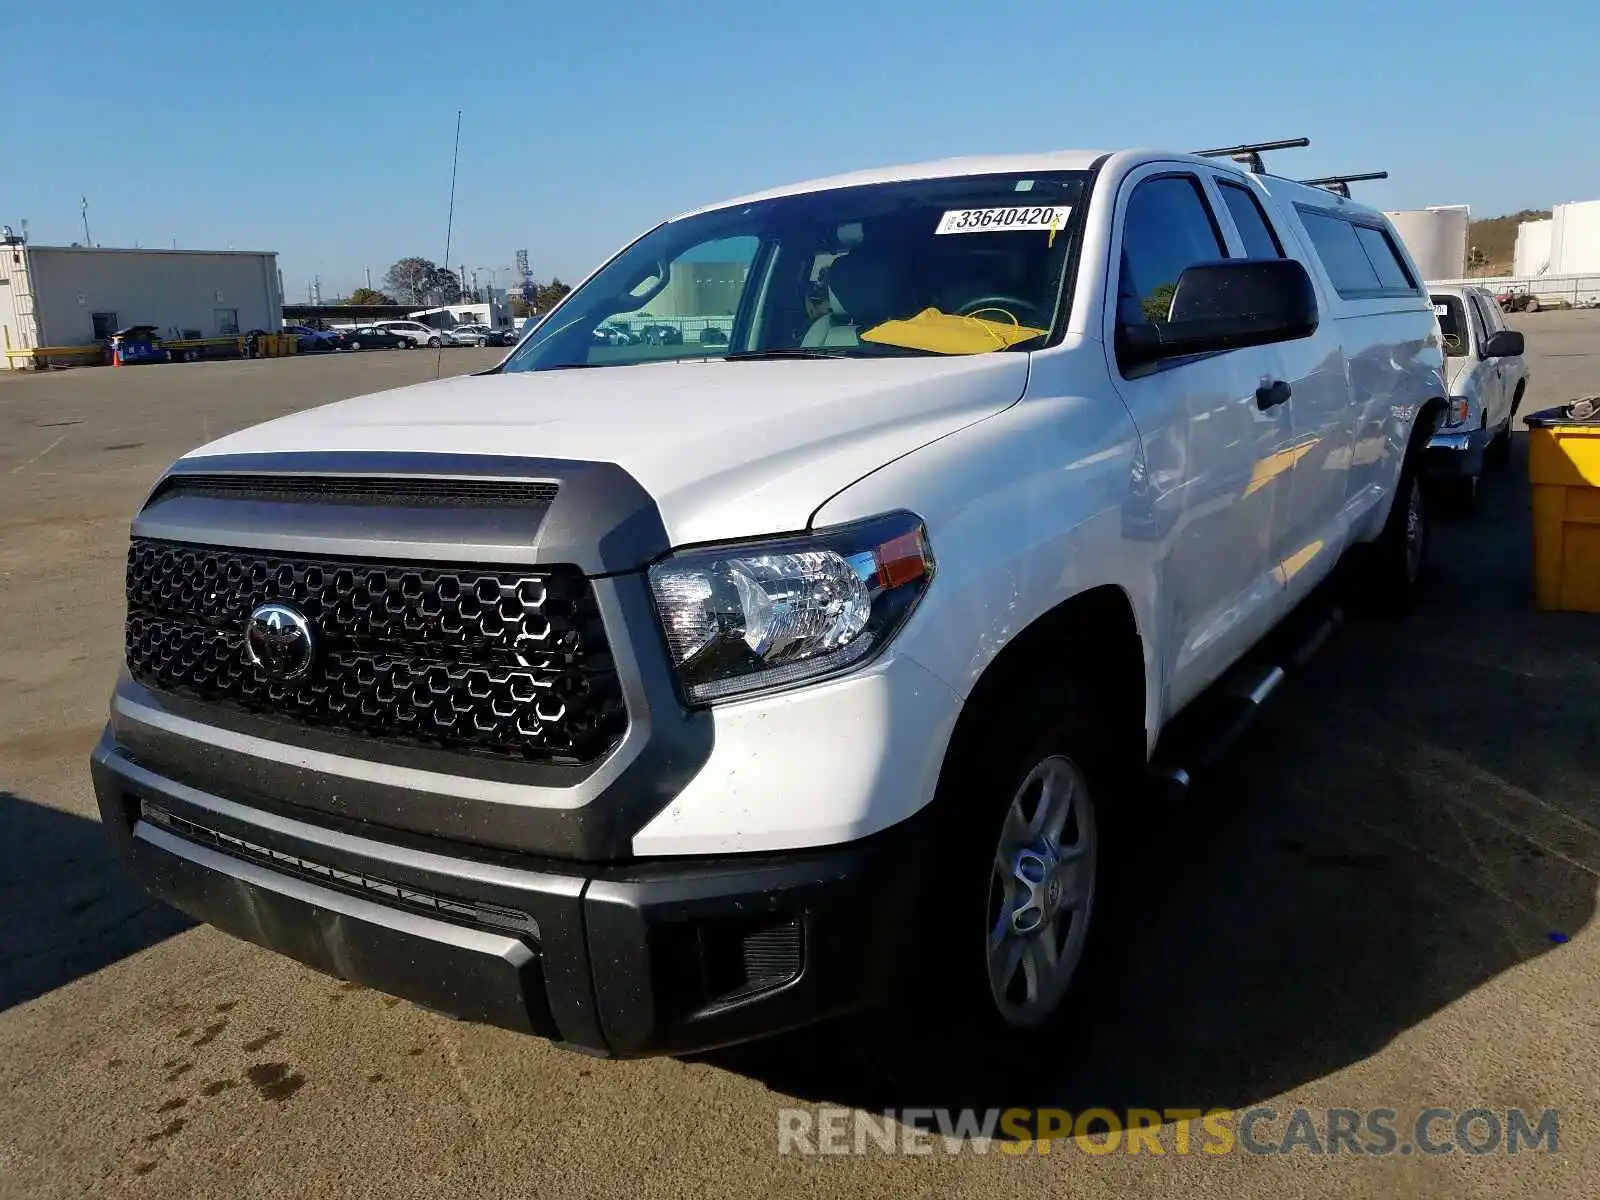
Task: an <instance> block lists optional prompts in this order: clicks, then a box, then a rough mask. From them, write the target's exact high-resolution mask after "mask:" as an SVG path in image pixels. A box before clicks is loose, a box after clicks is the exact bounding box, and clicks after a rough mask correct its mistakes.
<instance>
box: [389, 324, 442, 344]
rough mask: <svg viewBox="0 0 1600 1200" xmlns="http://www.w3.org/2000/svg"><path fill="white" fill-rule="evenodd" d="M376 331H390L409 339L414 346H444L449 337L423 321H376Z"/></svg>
mask: <svg viewBox="0 0 1600 1200" xmlns="http://www.w3.org/2000/svg"><path fill="white" fill-rule="evenodd" d="M372 324H373V327H374V328H376V329H388V330H391V331H393V332H394V333H397V334H399V335H400V336H401V337H404V338H406V339H408V340H409V341H410V342H411V344H412V345H413V346H442V345H444V344H445V339H446V338H447V337H448V336H449V335H448V334H446V333H445V331H444V330H442V329H435V328H434V327H433V326H431V325H424V324H423V323H422V322H421V321H374V322H373V323H372Z"/></svg>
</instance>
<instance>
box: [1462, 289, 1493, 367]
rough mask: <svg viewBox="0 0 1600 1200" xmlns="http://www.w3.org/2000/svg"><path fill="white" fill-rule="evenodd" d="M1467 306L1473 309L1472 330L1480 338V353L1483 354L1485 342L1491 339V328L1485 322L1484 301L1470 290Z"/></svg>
mask: <svg viewBox="0 0 1600 1200" xmlns="http://www.w3.org/2000/svg"><path fill="white" fill-rule="evenodd" d="M1467 307H1468V308H1470V309H1471V310H1472V330H1473V334H1474V336H1476V337H1477V339H1478V353H1479V354H1482V353H1483V347H1484V344H1485V343H1486V342H1488V340H1489V329H1488V326H1487V325H1486V324H1485V323H1484V315H1483V302H1482V301H1480V300H1479V299H1478V298H1477V297H1476V296H1474V295H1473V294H1472V293H1471V292H1468V293H1467Z"/></svg>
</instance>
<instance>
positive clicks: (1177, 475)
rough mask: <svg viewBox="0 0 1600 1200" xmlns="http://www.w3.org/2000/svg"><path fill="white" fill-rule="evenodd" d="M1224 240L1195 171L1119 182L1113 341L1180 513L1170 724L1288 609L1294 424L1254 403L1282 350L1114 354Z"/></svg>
mask: <svg viewBox="0 0 1600 1200" xmlns="http://www.w3.org/2000/svg"><path fill="white" fill-rule="evenodd" d="M1230 228H1231V226H1230ZM1227 237H1228V235H1226V234H1225V233H1224V226H1223V224H1222V222H1221V221H1220V220H1219V218H1218V215H1217V212H1216V209H1215V206H1214V202H1213V200H1212V198H1211V194H1210V192H1209V191H1208V185H1207V183H1206V182H1205V181H1204V180H1203V178H1202V172H1201V171H1200V170H1199V169H1196V168H1194V167H1191V166H1187V165H1179V164H1160V163H1157V164H1151V165H1149V166H1145V167H1142V168H1140V169H1138V170H1136V171H1133V172H1131V173H1130V174H1129V175H1128V177H1127V178H1126V179H1125V180H1124V181H1123V184H1122V186H1121V189H1120V190H1119V193H1118V197H1117V212H1116V214H1115V217H1114V226H1113V239H1114V240H1113V245H1114V246H1115V247H1116V250H1115V251H1114V252H1113V254H1112V258H1111V262H1110V264H1109V265H1110V269H1111V279H1110V281H1109V282H1110V283H1111V285H1112V287H1111V293H1110V294H1111V295H1112V296H1113V297H1114V300H1113V302H1112V303H1110V304H1108V305H1107V311H1106V313H1105V325H1104V343H1105V345H1106V347H1107V356H1108V358H1109V359H1110V368H1111V372H1112V378H1113V380H1114V381H1115V383H1116V386H1117V389H1118V391H1119V392H1120V393H1121V394H1122V397H1123V399H1124V401H1125V402H1126V404H1127V406H1128V411H1129V414H1130V415H1131V416H1132V418H1133V421H1134V424H1135V425H1136V426H1137V427H1138V429H1139V433H1140V438H1141V441H1142V443H1143V447H1144V454H1145V460H1146V461H1145V476H1146V479H1147V484H1148V486H1149V488H1150V489H1151V492H1152V499H1153V502H1154V505H1155V507H1156V509H1157V510H1158V511H1165V512H1167V513H1170V514H1173V515H1172V517H1171V520H1170V525H1169V526H1168V529H1167V531H1166V532H1165V534H1164V538H1165V545H1164V547H1163V550H1162V553H1161V557H1160V563H1159V566H1158V571H1159V572H1160V575H1161V579H1160V581H1159V584H1160V586H1158V588H1157V589H1156V594H1157V595H1158V596H1160V597H1161V602H1162V604H1163V605H1164V606H1165V609H1166V611H1165V612H1164V613H1163V614H1162V617H1163V619H1162V620H1161V621H1160V623H1159V627H1160V628H1161V629H1162V630H1163V631H1164V635H1165V641H1164V643H1163V645H1162V646H1161V655H1162V664H1163V671H1164V674H1165V679H1166V692H1165V702H1164V705H1163V707H1164V710H1165V714H1167V715H1170V714H1171V713H1173V712H1176V711H1177V710H1178V709H1179V708H1181V707H1182V706H1183V705H1184V704H1186V703H1187V702H1188V701H1189V700H1190V699H1192V698H1193V697H1194V696H1195V695H1196V694H1197V693H1198V692H1199V691H1201V690H1202V689H1203V688H1205V687H1206V686H1207V685H1208V684H1210V683H1211V682H1212V681H1214V680H1215V679H1216V678H1217V677H1218V676H1219V675H1221V674H1222V672H1223V671H1225V670H1226V669H1227V668H1228V667H1229V666H1230V665H1231V664H1232V663H1233V662H1234V661H1235V660H1237V659H1238V658H1239V656H1240V655H1242V654H1243V653H1244V652H1245V651H1246V650H1248V649H1249V648H1250V646H1252V645H1253V644H1254V643H1255V642H1256V641H1257V640H1259V639H1260V637H1261V636H1262V635H1263V634H1264V633H1265V632H1266V631H1267V630H1268V629H1270V628H1271V627H1272V625H1273V623H1274V622H1275V621H1276V620H1277V619H1278V616H1279V614H1280V613H1281V611H1282V597H1283V587H1282V584H1281V581H1280V579H1279V575H1278V572H1277V569H1276V567H1277V558H1276V556H1275V555H1274V553H1273V549H1272V537H1273V524H1274V520H1275V509H1276V506H1277V505H1278V504H1279V503H1283V502H1286V501H1285V498H1284V497H1285V484H1286V479H1287V477H1286V476H1285V475H1284V474H1283V473H1282V472H1277V471H1274V470H1273V463H1274V461H1275V458H1274V456H1275V455H1277V454H1278V452H1279V450H1280V448H1281V447H1282V445H1283V443H1284V442H1285V440H1286V439H1287V438H1288V437H1289V435H1290V434H1289V431H1290V426H1289V417H1288V414H1287V412H1286V411H1285V409H1286V407H1287V406H1283V405H1279V406H1276V407H1272V408H1269V409H1267V410H1263V409H1262V408H1261V407H1260V406H1259V404H1258V401H1257V391H1258V389H1260V388H1261V387H1262V385H1263V383H1264V382H1265V381H1267V380H1269V379H1270V377H1271V376H1272V373H1273V371H1274V370H1275V369H1276V362H1275V358H1274V354H1273V351H1272V350H1271V349H1270V348H1267V347H1250V348H1247V349H1241V350H1233V351H1229V352H1226V353H1222V354H1211V355H1203V356H1197V357H1192V358H1180V359H1170V360H1167V361H1164V362H1161V363H1157V364H1144V365H1140V366H1134V367H1127V368H1125V367H1124V366H1123V364H1122V362H1121V360H1120V358H1119V356H1118V354H1117V349H1116V348H1117V346H1118V345H1120V344H1121V343H1122V342H1123V340H1124V338H1125V336H1126V333H1127V331H1128V330H1130V329H1132V328H1133V327H1135V326H1147V325H1151V324H1159V323H1161V322H1163V321H1165V320H1166V318H1167V315H1168V313H1169V311H1170V308H1171V302H1172V296H1173V290H1174V288H1175V287H1176V285H1177V282H1178V276H1179V275H1181V274H1182V273H1183V270H1184V269H1185V268H1186V267H1189V266H1192V265H1193V264H1195V263H1197V262H1215V261H1217V260H1218V259H1222V258H1226V257H1228V256H1229V253H1230V247H1229V244H1228V241H1227ZM1163 524H1167V521H1166V520H1164V521H1163Z"/></svg>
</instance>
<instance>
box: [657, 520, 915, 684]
mask: <svg viewBox="0 0 1600 1200" xmlns="http://www.w3.org/2000/svg"><path fill="white" fill-rule="evenodd" d="M932 578H933V554H932V552H931V551H930V550H929V549H928V538H927V531H926V530H925V529H924V528H923V526H922V522H921V521H919V520H918V519H917V518H916V517H914V516H912V515H911V514H910V513H893V514H891V515H889V516H884V517H876V518H873V519H872V520H870V521H863V522H860V523H859V524H855V525H845V526H840V527H838V528H835V529H829V530H824V531H822V532H819V533H816V534H812V535H807V536H802V537H791V538H783V539H781V540H774V541H770V542H754V543H745V544H743V545H738V546H722V547H715V548H712V549H708V550H690V551H686V552H684V553H682V554H676V555H673V556H672V557H671V558H667V559H664V560H663V561H661V562H659V563H657V564H656V565H655V566H653V567H651V568H650V590H651V592H652V593H653V594H654V596H655V602H656V609H657V611H658V612H659V613H660V616H661V625H662V628H663V629H664V630H665V631H666V635H667V646H668V648H669V649H670V650H671V652H672V661H673V665H674V666H675V667H676V668H677V670H678V678H679V679H680V680H681V681H682V683H683V690H684V693H685V695H686V696H687V698H688V699H689V700H690V702H692V703H707V702H709V701H712V700H720V699H722V698H724V697H727V696H736V695H739V694H741V693H744V692H751V691H757V690H760V689H765V688H774V687H783V686H786V685H788V684H793V683H799V682H801V681H803V680H809V679H815V678H817V677H819V676H822V675H831V674H834V673H836V672H839V671H842V670H845V669H846V668H848V667H850V666H853V665H855V664H857V663H860V662H862V661H863V660H864V659H866V658H867V657H868V656H870V655H871V654H872V653H873V652H874V651H876V650H878V649H879V648H881V647H882V646H883V645H884V643H885V642H887V641H888V640H889V638H890V636H891V635H892V634H893V633H894V631H895V629H896V628H897V627H898V626H899V625H900V624H901V623H902V622H903V621H904V620H905V619H906V617H907V616H908V615H909V614H910V612H911V609H912V608H913V607H914V606H915V604H916V602H917V600H918V598H919V597H921V595H922V593H923V591H924V590H925V589H926V588H927V586H928V581H929V580H930V579H932Z"/></svg>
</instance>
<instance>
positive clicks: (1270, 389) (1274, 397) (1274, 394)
mask: <svg viewBox="0 0 1600 1200" xmlns="http://www.w3.org/2000/svg"><path fill="white" fill-rule="evenodd" d="M1287 403H1289V384H1288V381H1287V380H1283V379H1274V380H1271V381H1270V382H1269V381H1266V380H1263V381H1262V384H1261V386H1260V387H1258V388H1257V389H1256V407H1257V408H1259V409H1260V410H1261V411H1262V412H1266V411H1267V410H1268V409H1269V408H1277V407H1278V405H1280V404H1287Z"/></svg>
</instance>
